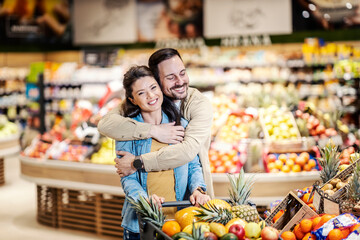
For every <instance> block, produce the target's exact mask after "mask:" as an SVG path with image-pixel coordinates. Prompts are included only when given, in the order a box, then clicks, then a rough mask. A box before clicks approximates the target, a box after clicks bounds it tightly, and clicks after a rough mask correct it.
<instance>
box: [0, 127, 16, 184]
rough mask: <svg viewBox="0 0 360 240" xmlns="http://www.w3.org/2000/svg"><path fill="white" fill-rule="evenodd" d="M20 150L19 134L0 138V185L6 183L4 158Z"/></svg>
mask: <svg viewBox="0 0 360 240" xmlns="http://www.w3.org/2000/svg"><path fill="white" fill-rule="evenodd" d="M19 151H20V144H19V135H18V134H16V135H11V136H7V137H5V138H1V139H0V185H3V184H5V167H4V160H5V158H6V157H8V156H11V155H14V154H17V153H18V152H19Z"/></svg>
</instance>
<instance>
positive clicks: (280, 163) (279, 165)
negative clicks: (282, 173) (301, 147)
mask: <svg viewBox="0 0 360 240" xmlns="http://www.w3.org/2000/svg"><path fill="white" fill-rule="evenodd" d="M283 165H284V163H283V162H282V161H280V160H276V161H275V167H276V168H277V169H281V168H282V166H283Z"/></svg>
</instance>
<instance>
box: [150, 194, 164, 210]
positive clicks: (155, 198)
mask: <svg viewBox="0 0 360 240" xmlns="http://www.w3.org/2000/svg"><path fill="white" fill-rule="evenodd" d="M151 199H152V201H153V203H154V204H156V205H158V207H159V209H160V208H161V207H162V206H161V205H162V203H163V202H165V198H163V197H159V196H157V195H156V194H153V195H151Z"/></svg>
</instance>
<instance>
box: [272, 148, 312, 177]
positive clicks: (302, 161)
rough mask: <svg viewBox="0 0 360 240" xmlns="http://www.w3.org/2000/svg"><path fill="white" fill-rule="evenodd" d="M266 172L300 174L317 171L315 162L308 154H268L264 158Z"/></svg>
mask: <svg viewBox="0 0 360 240" xmlns="http://www.w3.org/2000/svg"><path fill="white" fill-rule="evenodd" d="M265 164H266V166H267V171H268V172H271V173H277V172H284V173H289V172H302V171H306V172H309V171H317V170H318V164H317V160H316V158H315V157H314V156H313V155H310V154H309V153H308V152H301V153H288V154H284V153H281V154H273V153H270V154H268V155H267V156H266V158H265Z"/></svg>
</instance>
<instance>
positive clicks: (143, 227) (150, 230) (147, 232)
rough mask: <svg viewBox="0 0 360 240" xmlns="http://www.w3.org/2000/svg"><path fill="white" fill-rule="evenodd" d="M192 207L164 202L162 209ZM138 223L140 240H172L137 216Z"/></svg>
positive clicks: (179, 202) (183, 202) (188, 203)
mask: <svg viewBox="0 0 360 240" xmlns="http://www.w3.org/2000/svg"><path fill="white" fill-rule="evenodd" d="M223 200H225V201H229V199H228V198H227V199H223ZM248 204H249V205H250V206H252V207H255V208H256V205H255V204H254V203H252V202H249V203H248ZM189 206H192V204H191V203H190V201H189V200H185V201H171V202H164V203H163V204H162V207H180V208H184V207H189ZM261 220H262V219H261ZM138 221H139V226H140V239H141V240H159V239H164V240H172V238H171V237H169V236H168V235H166V234H165V233H164V232H163V231H162V230H161V229H160V228H158V227H156V226H155V225H154V224H152V223H151V222H148V221H144V220H143V219H142V218H141V216H140V215H139V214H138Z"/></svg>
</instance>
